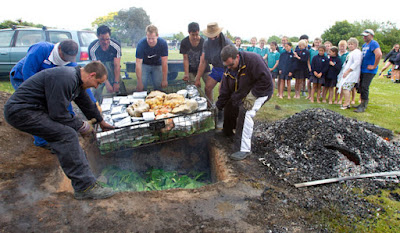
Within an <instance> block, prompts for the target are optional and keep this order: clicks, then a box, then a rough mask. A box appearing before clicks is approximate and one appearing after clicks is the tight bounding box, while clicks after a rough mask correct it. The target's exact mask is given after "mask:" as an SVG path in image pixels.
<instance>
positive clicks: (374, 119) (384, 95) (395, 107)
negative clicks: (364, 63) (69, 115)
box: [0, 47, 400, 133]
mask: <svg viewBox="0 0 400 233" xmlns="http://www.w3.org/2000/svg"><path fill="white" fill-rule="evenodd" d="M135 51H136V50H135V49H133V48H131V47H124V48H123V50H122V58H121V66H122V69H125V62H128V61H135ZM169 59H174V60H175V59H182V55H181V54H179V51H178V50H170V51H169ZM379 67H380V68H382V67H383V66H382V62H381V64H380V65H379ZM129 76H130V77H131V78H132V79H130V80H125V81H124V82H125V84H126V86H127V90H128V92H133V91H134V90H135V88H136V75H135V73H129ZM182 77H183V73H182V72H181V73H179V75H178V78H177V79H182ZM202 87H203V88H204V84H203V85H202ZM0 90H1V91H6V92H10V93H12V92H13V91H14V90H13V88H12V87H11V84H10V82H9V81H8V78H3V79H1V81H0ZM293 94H294V88H292V97H293ZM276 95H277V90H276V89H275V92H274V96H276ZM284 95H287V93H286V92H285V93H284ZM217 97H218V88H215V89H214V100H216V99H217ZM358 99H359V97H358V96H357V98H356V101H358ZM277 105H278V106H279V107H280V110H277V109H276V108H275V107H276V106H277ZM339 107H340V106H339V105H329V104H317V103H313V104H312V103H310V101H308V100H306V99H305V98H304V97H301V99H293V98H292V99H290V100H288V99H279V98H272V99H271V100H270V101H269V102H268V103H266V104H265V105H264V106H263V107H262V108H261V109H260V111H259V112H258V113H257V116H256V118H257V119H258V120H262V121H276V120H280V119H284V118H287V117H289V116H291V115H293V114H295V113H297V112H301V111H303V110H305V109H308V108H327V109H331V110H333V111H335V112H338V113H340V114H342V115H344V116H346V117H351V118H356V119H358V120H361V121H367V122H370V123H373V124H376V125H379V126H381V127H384V128H387V129H390V130H392V131H394V132H395V133H400V84H393V83H392V82H391V81H390V80H389V79H387V78H383V79H379V78H377V76H376V77H375V78H374V79H373V81H372V84H371V86H370V102H369V105H368V109H367V111H366V112H364V113H359V114H357V113H355V112H353V111H352V110H341V109H340V108H339Z"/></svg>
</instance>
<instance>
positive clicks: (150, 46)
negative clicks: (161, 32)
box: [136, 25, 168, 91]
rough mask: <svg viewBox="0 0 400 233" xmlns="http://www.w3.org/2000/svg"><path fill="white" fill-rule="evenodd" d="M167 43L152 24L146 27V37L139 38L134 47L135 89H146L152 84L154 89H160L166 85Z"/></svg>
mask: <svg viewBox="0 0 400 233" xmlns="http://www.w3.org/2000/svg"><path fill="white" fill-rule="evenodd" d="M167 75H168V45H167V42H166V41H165V40H164V39H163V38H161V37H158V29H157V27H156V26H154V25H149V26H147V27H146V37H145V38H143V39H141V40H140V41H139V43H138V45H137V48H136V77H137V87H136V90H137V91H143V90H147V85H148V84H152V85H153V87H154V89H156V90H161V89H162V88H166V87H167V86H168V80H167Z"/></svg>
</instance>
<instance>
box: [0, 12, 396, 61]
mask: <svg viewBox="0 0 400 233" xmlns="http://www.w3.org/2000/svg"><path fill="white" fill-rule="evenodd" d="M149 24H151V21H150V16H149V15H147V13H146V11H145V10H144V9H143V8H136V7H131V8H129V9H122V10H120V11H118V12H111V13H109V14H108V15H106V16H101V17H98V18H97V19H96V20H95V21H94V22H92V24H91V25H92V27H94V28H97V27H98V26H100V25H107V26H108V27H110V29H111V33H112V36H113V38H115V39H116V40H118V41H120V42H122V43H126V44H128V45H136V44H137V43H138V42H139V40H140V39H141V38H143V37H145V36H146V33H145V29H146V26H147V25H149ZM13 25H19V26H30V27H39V28H41V27H43V25H42V24H34V23H29V22H25V21H23V20H22V19H18V20H16V21H11V20H5V21H3V22H1V23H0V29H4V28H11V27H12V26H13ZM46 26H47V25H46ZM367 28H370V29H372V30H374V32H375V37H374V39H375V40H376V41H378V42H379V44H380V46H381V49H382V52H383V53H388V52H389V51H390V50H391V49H392V48H393V45H394V44H396V43H399V42H400V30H399V29H398V28H397V26H396V25H395V24H394V23H392V22H390V21H388V22H376V21H370V20H363V21H360V22H358V21H356V22H354V23H350V22H348V21H347V20H344V21H337V22H335V24H334V25H333V26H331V27H330V28H328V29H326V30H325V31H324V33H323V34H322V35H321V38H322V40H323V41H330V42H332V44H334V45H337V44H338V43H339V41H340V40H348V39H349V38H350V37H355V38H357V39H358V40H359V41H360V43H362V41H363V39H362V36H361V33H362V31H364V30H365V29H367ZM200 34H201V33H200ZM305 34H307V33H306V32H305ZM185 35H186V33H182V32H179V33H177V34H173V35H172V36H171V37H169V38H165V39H171V40H178V41H181V40H182V39H183V38H184V37H185ZM226 35H227V37H228V38H230V39H231V40H232V41H234V38H235V36H233V35H231V33H230V32H229V31H226ZM281 37H282V35H280V36H277V35H273V36H270V37H269V38H268V40H267V41H268V43H270V42H272V41H276V42H278V43H279V42H280V40H281ZM313 40H314V38H310V42H311V43H312V41H313ZM289 41H290V42H297V41H298V37H294V36H291V37H290V36H289ZM242 42H243V43H248V41H246V40H243V39H242Z"/></svg>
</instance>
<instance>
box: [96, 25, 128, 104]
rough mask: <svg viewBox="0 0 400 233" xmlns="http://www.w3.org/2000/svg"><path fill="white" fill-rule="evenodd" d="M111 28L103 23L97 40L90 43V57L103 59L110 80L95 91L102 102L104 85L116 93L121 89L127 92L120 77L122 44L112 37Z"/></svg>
mask: <svg viewBox="0 0 400 233" xmlns="http://www.w3.org/2000/svg"><path fill="white" fill-rule="evenodd" d="M110 35H111V30H110V28H109V27H107V26H105V25H101V26H100V27H98V28H97V38H98V39H97V40H95V41H93V42H92V43H90V45H89V48H88V50H89V59H90V60H92V61H101V63H103V65H104V66H105V67H106V68H107V72H108V80H107V81H106V82H105V83H104V84H101V85H100V86H99V87H98V88H97V89H96V90H95V91H94V96H95V97H96V99H97V100H98V101H99V102H100V103H101V102H102V99H103V97H102V93H103V89H104V86H106V89H107V91H108V92H109V93H115V92H119V91H123V92H125V88H121V90H120V85H121V86H122V87H124V86H123V84H122V81H121V77H120V73H121V65H120V63H121V56H122V52H121V45H120V43H119V42H118V41H116V40H114V39H111V38H110Z"/></svg>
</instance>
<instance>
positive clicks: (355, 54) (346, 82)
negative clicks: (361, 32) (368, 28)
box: [337, 37, 363, 109]
mask: <svg viewBox="0 0 400 233" xmlns="http://www.w3.org/2000/svg"><path fill="white" fill-rule="evenodd" d="M347 44H348V47H349V51H350V53H349V55H348V56H347V58H346V61H345V63H344V64H343V67H342V70H341V71H340V73H339V75H338V80H339V81H338V84H337V88H338V93H340V92H341V91H343V95H344V103H343V105H342V107H341V108H340V109H348V108H350V91H351V89H353V87H354V85H355V84H356V83H357V82H358V81H359V79H360V73H361V62H362V58H363V56H362V52H361V51H360V50H359V49H358V40H357V39H356V38H353V37H352V38H350V39H349V40H348V41H347Z"/></svg>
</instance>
